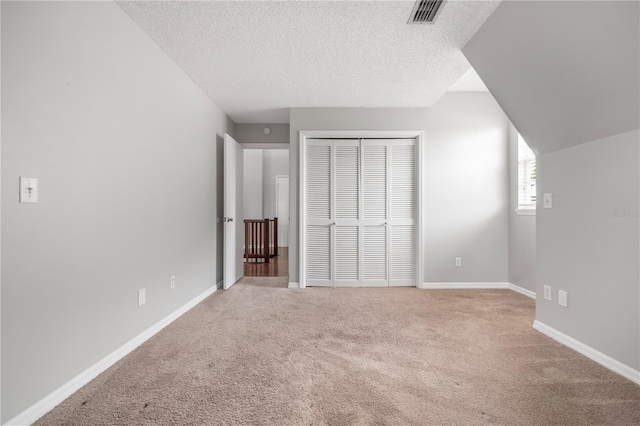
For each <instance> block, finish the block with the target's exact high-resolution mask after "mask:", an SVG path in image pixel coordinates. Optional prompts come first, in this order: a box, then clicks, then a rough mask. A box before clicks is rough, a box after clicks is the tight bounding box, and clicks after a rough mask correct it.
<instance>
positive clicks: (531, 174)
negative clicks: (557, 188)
mask: <svg viewBox="0 0 640 426" xmlns="http://www.w3.org/2000/svg"><path fill="white" fill-rule="evenodd" d="M535 209H536V156H535V155H534V154H533V151H531V148H529V145H527V143H526V142H525V141H524V139H522V136H520V135H519V134H518V211H526V210H528V211H530V212H531V213H533V212H535Z"/></svg>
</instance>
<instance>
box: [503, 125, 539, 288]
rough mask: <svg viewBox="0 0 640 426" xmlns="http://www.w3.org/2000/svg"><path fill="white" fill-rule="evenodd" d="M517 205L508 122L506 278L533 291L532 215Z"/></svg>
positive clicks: (513, 140)
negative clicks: (518, 213)
mask: <svg viewBox="0 0 640 426" xmlns="http://www.w3.org/2000/svg"><path fill="white" fill-rule="evenodd" d="M517 208H518V132H517V130H516V129H515V127H513V125H511V126H509V282H510V283H512V284H515V285H517V286H520V287H522V288H525V289H527V290H531V291H533V292H535V291H536V217H535V216H522V215H517V214H516V209H517Z"/></svg>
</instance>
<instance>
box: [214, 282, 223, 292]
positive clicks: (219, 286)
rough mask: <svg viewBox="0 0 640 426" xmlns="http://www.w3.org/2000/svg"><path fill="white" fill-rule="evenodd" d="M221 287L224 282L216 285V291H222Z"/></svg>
mask: <svg viewBox="0 0 640 426" xmlns="http://www.w3.org/2000/svg"><path fill="white" fill-rule="evenodd" d="M223 285H224V281H220V282H219V283H218V284H216V289H218V290H222V286H223Z"/></svg>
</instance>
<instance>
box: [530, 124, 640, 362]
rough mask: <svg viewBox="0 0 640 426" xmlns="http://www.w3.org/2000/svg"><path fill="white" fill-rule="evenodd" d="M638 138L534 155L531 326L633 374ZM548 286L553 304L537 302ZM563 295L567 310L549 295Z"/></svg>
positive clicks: (637, 340)
mask: <svg viewBox="0 0 640 426" xmlns="http://www.w3.org/2000/svg"><path fill="white" fill-rule="evenodd" d="M639 157H640V131H639V130H636V131H633V132H627V133H623V134H620V135H614V136H611V137H608V138H604V139H601V140H597V141H593V142H590V143H587V144H583V145H579V146H576V147H572V148H568V149H563V150H559V151H556V152H552V153H550V154H546V155H542V156H540V157H539V159H538V171H539V173H538V176H539V177H538V200H541V199H542V194H543V193H545V192H550V193H552V194H553V208H552V209H543V208H542V206H541V205H540V204H541V202H540V201H539V202H538V212H537V216H536V219H537V229H538V235H537V246H538V247H537V262H538V267H537V272H538V285H537V303H536V319H537V320H538V321H540V322H542V323H544V324H546V325H548V326H550V327H553V328H554V329H556V330H558V331H560V332H562V333H564V334H567V335H569V336H571V337H573V338H574V339H576V340H578V341H580V342H582V343H584V344H586V345H588V346H590V347H592V348H594V349H596V350H598V351H600V352H602V353H604V354H605V355H608V356H610V357H612V358H614V359H616V360H618V361H620V362H622V363H623V364H625V365H627V366H629V367H632V368H634V369H635V370H639V369H640V271H639V269H638V268H639V267H638V258H639V257H640V239H639V237H638V236H639V235H640V220H639V218H638V209H640V195H639V193H640V183H639V181H640V169H639V166H638V158H639ZM545 284H546V285H550V286H551V287H552V292H553V300H552V301H547V300H544V298H543V297H542V294H543V292H542V286H543V285H545ZM558 290H565V291H568V292H569V306H568V308H563V307H561V306H560V305H558V303H557V291H558Z"/></svg>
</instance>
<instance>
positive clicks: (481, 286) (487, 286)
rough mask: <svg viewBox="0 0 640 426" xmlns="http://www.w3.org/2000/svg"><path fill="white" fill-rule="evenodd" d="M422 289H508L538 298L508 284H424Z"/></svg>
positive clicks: (529, 292)
mask: <svg viewBox="0 0 640 426" xmlns="http://www.w3.org/2000/svg"><path fill="white" fill-rule="evenodd" d="M420 288H422V289H501V288H506V289H509V290H513V291H515V292H516V293H520V294H523V295H525V296H527V297H530V298H532V299H535V298H536V294H535V293H534V292H533V291H531V290H527V289H526V288H522V287H520V286H518V285H515V284H511V283H508V282H477V283H475V282H459V283H423V284H422V286H421V287H420Z"/></svg>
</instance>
